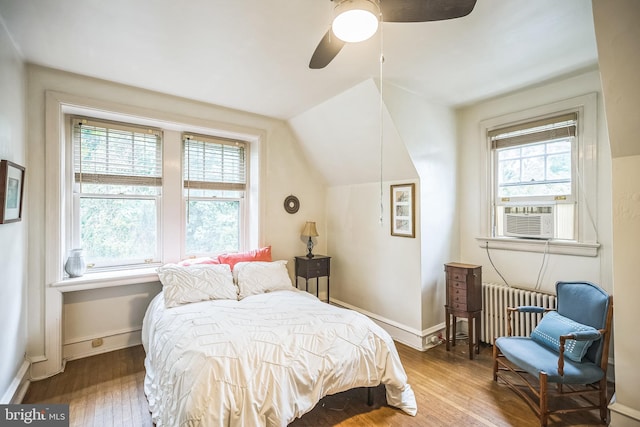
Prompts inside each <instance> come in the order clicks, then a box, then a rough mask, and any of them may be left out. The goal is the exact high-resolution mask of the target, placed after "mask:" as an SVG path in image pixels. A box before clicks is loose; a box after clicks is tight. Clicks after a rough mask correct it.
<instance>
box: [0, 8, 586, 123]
mask: <svg viewBox="0 0 640 427" xmlns="http://www.w3.org/2000/svg"><path fill="white" fill-rule="evenodd" d="M382 1H385V0H382ZM333 5H334V3H333V2H331V1H329V0H241V1H228V0H190V1H188V2H179V1H175V0H154V1H153V2H149V1H144V0H109V1H104V0H82V1H80V2H78V1H77V0H56V1H41V0H0V18H1V19H2V21H3V24H4V25H5V26H6V28H7V29H8V32H9V33H10V34H11V37H12V39H13V42H14V44H15V45H16V46H17V48H18V49H19V51H20V52H21V53H22V55H23V57H24V59H25V61H27V62H31V63H35V64H40V65H44V66H48V67H52V68H57V69H61V70H65V71H70V72H74V73H79V74H83V75H87V76H92V77H97V78H102V79H106V80H110V81H114V82H119V83H124V84H128V85H133V86H137V87H141V88H145V89H150V90H154V91H159V92H163V93H168V94H172V95H177V96H181V97H186V98H190V99H194V100H199V101H204V102H208V103H212V104H216V105H221V106H226V107H230V108H234V109H239V110H243V111H248V112H252V113H257V114H262V115H266V116H271V117H277V118H281V119H286V120H288V119H291V118H293V117H295V116H297V115H299V114H301V113H303V112H305V111H307V110H309V109H311V108H312V107H314V106H316V105H319V104H321V103H323V102H324V101H326V100H328V99H330V98H333V97H335V96H336V95H338V94H340V93H343V92H345V91H347V90H348V89H350V88H352V87H355V86H356V85H357V84H359V83H361V82H363V81H365V80H368V79H370V78H378V77H379V75H380V66H379V57H380V50H381V46H382V50H383V51H384V57H385V62H384V66H383V79H384V81H386V82H389V83H392V84H394V85H396V86H398V87H402V88H405V89H406V90H407V91H409V92H412V93H415V94H416V95H418V96H421V97H424V98H426V99H429V100H430V102H434V103H438V104H441V105H448V106H453V107H456V106H461V105H466V104H470V103H473V102H476V101H478V100H481V99H484V98H488V97H492V96H496V95H499V94H502V93H505V92H509V91H512V90H515V89H518V88H522V87H526V86H530V85H533V84H536V83H539V82H541V81H545V80H549V79H553V78H555V77H558V76H560V75H564V74H567V73H571V72H575V71H577V70H580V69H583V68H587V67H590V66H593V65H594V64H596V63H597V52H596V43H595V36H594V30H593V18H592V12H591V1H590V0H563V1H557V0H536V1H531V0H478V3H477V5H476V7H475V9H474V10H473V12H472V13H471V14H470V15H468V16H466V17H463V18H459V19H456V20H450V21H440V22H424V23H410V24H408V23H402V24H393V23H386V24H384V25H383V26H382V31H381V32H378V34H377V35H376V36H374V37H373V38H372V39H370V40H368V41H366V42H363V43H359V44H350V45H347V46H345V48H344V49H343V50H342V51H341V52H340V54H339V55H338V56H337V57H336V59H335V60H334V61H332V62H331V64H329V66H327V67H326V68H323V69H320V70H311V69H309V68H308V63H309V59H310V57H311V54H312V52H313V50H314V49H315V47H316V45H317V44H318V41H319V40H320V38H321V37H322V35H323V34H324V33H325V32H326V31H327V29H328V27H329V24H330V20H331V16H332V8H333ZM381 37H382V38H383V43H381Z"/></svg>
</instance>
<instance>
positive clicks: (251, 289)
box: [233, 260, 295, 299]
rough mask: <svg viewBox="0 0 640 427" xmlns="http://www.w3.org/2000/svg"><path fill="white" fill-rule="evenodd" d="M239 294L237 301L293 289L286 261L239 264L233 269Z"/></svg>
mask: <svg viewBox="0 0 640 427" xmlns="http://www.w3.org/2000/svg"><path fill="white" fill-rule="evenodd" d="M233 277H234V279H236V283H237V284H238V288H240V293H239V294H238V299H243V298H246V297H248V296H250V295H256V294H262V293H265V292H271V291H277V290H291V289H295V288H294V287H293V285H292V284H291V278H289V272H288V271H287V261H284V260H281V261H273V262H266V261H253V262H239V263H237V264H236V265H235V266H234V267H233Z"/></svg>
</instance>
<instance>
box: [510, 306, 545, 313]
mask: <svg viewBox="0 0 640 427" xmlns="http://www.w3.org/2000/svg"><path fill="white" fill-rule="evenodd" d="M511 311H517V312H519V313H546V312H547V311H553V310H552V309H550V308H544V307H538V306H535V305H521V306H520V307H516V308H513V309H511Z"/></svg>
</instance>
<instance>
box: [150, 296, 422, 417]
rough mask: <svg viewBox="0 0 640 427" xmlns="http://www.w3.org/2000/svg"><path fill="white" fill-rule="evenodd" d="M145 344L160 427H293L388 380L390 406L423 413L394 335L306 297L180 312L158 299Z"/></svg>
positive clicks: (256, 299)
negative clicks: (326, 405)
mask: <svg viewBox="0 0 640 427" xmlns="http://www.w3.org/2000/svg"><path fill="white" fill-rule="evenodd" d="M142 341H143V345H144V348H145V351H146V358H145V368H146V376H145V383H144V389H145V393H146V395H147V399H148V402H149V408H150V411H151V413H152V418H153V421H154V422H155V424H156V426H157V427H165V426H203V427H204V426H206V427H217V426H220V427H222V426H286V425H287V424H289V423H290V422H291V421H293V420H294V419H296V418H298V417H300V416H302V415H303V414H305V413H306V412H308V411H310V410H311V409H313V407H314V406H315V405H316V403H317V402H318V401H319V400H320V399H321V398H322V397H324V396H326V395H330V394H335V393H338V392H341V391H345V390H348V389H351V388H354V387H372V386H377V385H379V384H381V383H382V384H384V385H385V388H386V397H387V403H388V404H389V405H391V406H394V407H397V408H399V409H401V410H403V411H404V412H406V413H407V414H410V415H415V414H416V412H417V407H416V401H415V396H414V393H413V390H412V389H411V386H410V385H409V384H408V383H407V375H406V373H405V371H404V368H403V366H402V364H401V361H400V358H399V356H398V353H397V350H396V348H395V345H394V343H393V340H392V339H391V337H390V336H389V335H388V334H387V332H386V331H384V330H383V329H382V328H380V327H379V326H377V325H376V324H375V323H373V322H372V321H371V320H370V319H369V318H367V317H366V316H364V315H362V314H360V313H357V312H355V311H353V310H347V309H343V308H340V307H336V306H332V305H329V304H326V303H323V302H321V301H320V300H318V299H317V298H316V297H315V296H313V295H310V294H308V293H306V292H302V291H297V290H291V291H275V292H268V293H263V294H259V295H253V296H250V297H247V298H244V299H242V300H240V301H238V300H213V301H203V302H196V303H191V304H185V305H181V306H178V307H173V308H166V307H165V304H164V300H163V295H162V293H160V294H159V295H157V296H156V297H155V298H154V299H153V301H152V302H151V303H150V305H149V307H148V309H147V312H146V314H145V318H144V321H143V329H142Z"/></svg>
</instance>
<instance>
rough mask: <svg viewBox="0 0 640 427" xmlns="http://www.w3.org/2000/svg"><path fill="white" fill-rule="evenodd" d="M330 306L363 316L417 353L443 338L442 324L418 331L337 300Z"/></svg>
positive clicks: (436, 343) (443, 327)
mask: <svg viewBox="0 0 640 427" xmlns="http://www.w3.org/2000/svg"><path fill="white" fill-rule="evenodd" d="M331 304H335V305H338V306H340V307H344V308H348V309H350V310H353V311H357V312H358V313H360V314H364V315H365V316H367V317H368V318H370V319H371V320H372V321H373V322H374V323H376V324H377V325H378V326H380V327H381V328H382V329H384V330H385V331H387V333H388V334H389V335H391V338H393V340H394V341H398V342H399V343H402V344H404V345H407V346H409V347H411V348H413V349H415V350H418V351H425V350H428V349H430V348H432V347H435V346H436V345H438V344H440V343H441V342H442V340H441V337H442V336H444V329H445V325H444V322H442V323H441V324H439V325H436V326H433V327H431V328H428V329H424V330H422V331H419V330H417V329H414V328H411V327H409V326H406V325H403V324H401V323H398V322H396V321H394V320H391V319H387V318H385V317H382V316H379V315H377V314H375V313H371V312H369V311H367V310H363V309H361V308H359V307H356V306H354V305H351V304H349V303H346V302H343V301H340V300H337V299H335V298H332V299H331Z"/></svg>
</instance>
